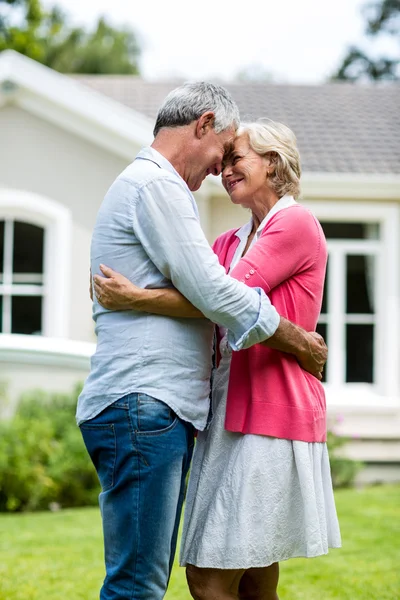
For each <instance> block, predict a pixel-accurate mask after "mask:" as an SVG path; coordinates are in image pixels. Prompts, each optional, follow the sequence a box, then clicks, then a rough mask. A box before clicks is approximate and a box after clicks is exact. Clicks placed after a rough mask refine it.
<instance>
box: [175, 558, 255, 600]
mask: <svg viewBox="0 0 400 600" xmlns="http://www.w3.org/2000/svg"><path fill="white" fill-rule="evenodd" d="M243 573H244V570H243V569H241V570H236V569H201V568H199V567H195V566H194V565H188V566H187V567H186V578H187V582H188V585H189V590H190V593H191V595H192V597H193V598H194V600H238V598H239V595H238V587H239V582H240V579H241V577H242V575H243Z"/></svg>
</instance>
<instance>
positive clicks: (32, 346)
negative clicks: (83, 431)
mask: <svg viewBox="0 0 400 600" xmlns="http://www.w3.org/2000/svg"><path fill="white" fill-rule="evenodd" d="M399 78H400V1H399V0H376V1H372V2H368V1H364V0H337V1H336V2H334V3H325V2H320V1H318V0H304V1H303V2H301V3H300V2H294V1H291V0H281V1H280V2H278V3H262V4H260V3H259V2H256V1H255V0H249V1H248V2H246V3H244V2H238V1H236V0H230V1H228V0H219V2H218V3H215V5H213V4H201V3H189V2H184V1H183V0H169V2H161V1H155V2H154V1H153V2H147V3H146V2H141V3H135V2H127V0H114V1H113V2H112V3H110V2H108V1H106V0H82V1H81V2H68V1H67V0H59V1H58V2H57V3H55V2H53V1H52V0H0V415H1V419H0V426H1V427H2V432H3V434H2V437H0V510H4V511H20V510H26V509H30V510H33V509H38V508H47V507H48V506H53V507H57V506H58V507H59V506H76V505H79V506H81V505H84V504H91V503H93V502H95V501H96V500H95V496H96V494H97V480H96V479H95V478H93V472H92V471H91V466H90V465H88V464H87V462H86V460H87V459H86V455H85V454H84V453H83V454H82V446H81V441H80V439H79V438H78V437H74V436H76V435H77V436H79V431H78V430H77V429H76V428H75V429H73V430H72V429H68V427H66V423H72V424H73V412H74V407H75V402H76V397H77V394H78V390H79V385H80V384H81V382H82V381H83V380H84V378H85V377H86V375H87V373H88V369H89V364H90V356H91V355H92V353H93V351H94V343H95V336H94V331H93V323H92V319H91V302H90V299H89V294H88V285H89V252H90V240H91V232H92V229H93V225H94V222H95V218H96V213H97V210H98V208H99V206H100V203H101V201H102V198H103V196H104V194H105V192H106V191H107V189H108V187H109V186H110V184H111V183H112V181H113V180H114V178H115V177H116V176H117V175H118V174H119V173H120V172H121V171H122V170H123V169H124V168H125V166H126V165H127V164H129V163H130V162H131V161H132V160H133V158H134V156H135V155H136V153H137V152H138V150H139V149H140V148H141V147H143V146H145V145H148V144H150V143H151V142H152V128H153V124H154V120H155V116H156V114H157V110H158V107H159V106H160V104H161V102H162V100H163V99H164V97H165V95H166V94H167V93H168V92H169V91H170V90H171V89H173V88H174V87H176V86H177V85H179V84H180V83H182V82H184V81H188V80H199V79H207V80H211V81H214V82H219V83H222V84H223V85H225V86H226V87H227V88H228V89H229V90H230V91H231V93H232V95H233V97H234V99H235V100H236V102H237V103H238V105H239V108H240V111H241V116H242V118H243V119H246V120H249V119H256V118H259V117H269V118H271V119H274V120H278V121H281V122H283V123H285V124H287V125H288V126H289V127H291V128H292V129H293V131H294V132H295V134H296V136H297V139H298V144H299V148H300V153H301V157H302V169H303V175H302V198H301V202H303V203H304V204H306V205H307V206H308V207H309V208H310V209H311V210H312V211H313V212H314V213H315V214H316V216H317V217H318V218H319V220H320V221H321V223H322V226H323V228H324V231H325V235H326V237H327V240H328V246H329V262H328V270H327V277H326V284H325V295H324V302H323V307H322V312H321V317H320V322H319V326H318V329H319V331H320V332H321V333H322V334H323V335H324V337H325V339H326V340H327V343H328V346H329V360H328V363H327V367H326V371H325V380H324V385H325V388H326V393H327V401H328V413H329V420H330V436H331V438H330V443H331V448H332V457H333V456H335V457H336V456H337V462H335V465H336V466H337V471H335V475H334V476H335V477H336V483H337V485H338V486H339V485H349V484H351V483H354V482H356V483H357V484H360V485H361V484H369V483H377V482H379V483H382V482H383V483H386V484H387V483H390V482H399V481H400V344H399V333H400V82H399ZM196 201H197V203H198V206H199V211H200V216H201V222H202V226H203V228H204V231H205V233H206V235H207V238H208V239H209V241H210V242H212V241H213V240H214V239H215V238H216V237H217V236H218V235H219V234H220V233H221V232H222V231H224V230H226V229H228V228H231V227H236V226H239V225H241V224H242V223H244V222H245V221H246V220H247V219H248V215H247V213H246V212H245V211H243V210H242V209H241V208H240V207H237V206H232V205H231V204H230V201H229V198H228V197H227V195H226V194H225V192H224V190H223V188H222V186H221V183H220V180H219V178H214V177H209V178H208V179H207V180H206V181H205V182H204V184H203V186H202V188H201V189H200V190H199V192H197V193H196ZM55 407H58V408H57V409H55ZM55 413H57V414H58V417H57V420H56V422H54V421H51V419H50V415H53V416H54V414H55ZM46 419H50V420H49V421H48V420H46ZM50 421H51V422H50ZM38 423H41V425H40V426H38ZM43 423H47V424H46V426H45V425H43ZM73 427H75V426H74V425H73ZM7 440H8V441H7ZM16 440H18V444H16ZM27 440H30V441H29V444H28V443H27ZM45 440H47V441H48V445H47V446H46V444H45ZM2 444H3V445H2ZM43 444H44V445H43ZM16 447H18V448H20V453H19V454H18V452H16ZM54 448H58V450H57V452H58V453H57V452H56V453H54ZM36 454H37V456H36ZM33 456H36V459H33V458H32V457H33ZM65 456H69V457H71V460H70V461H69V463H68V464H66V462H65ZM57 457H58V458H57ZM35 461H36V462H35ZM333 462H334V461H333ZM28 466H30V467H32V468H33V467H34V468H33V472H34V473H32V469H31V470H29V469H28ZM336 466H335V469H336ZM361 466H362V468H361ZM27 473H29V476H28V475H27ZM396 489H398V488H396ZM88 490H89V491H88ZM0 574H1V573H0ZM6 597H7V600H9V599H10V598H12V599H14V598H17V596H12V595H10V593H9V594H8V595H6V596H4V598H6ZM29 597H30V596H29ZM32 597H34V598H36V597H40V596H35V595H32ZM54 597H55V596H54ZM64 597H65V596H64ZM76 597H78V596H76ZM82 597H84V596H82ZM307 597H308V598H311V596H307ZM326 597H328V596H326ZM329 597H330V596H329ZM332 597H334V596H332ZM335 597H336V596H335ZM338 597H341V598H342V597H343V598H344V596H338ZM349 597H352V598H353V597H356V596H354V595H353V596H349ZM360 597H361V596H360ZM371 597H372V596H371ZM377 597H378V596H377ZM383 597H384V596H380V598H383ZM385 597H386V596H385ZM387 597H388V598H389V597H393V598H394V597H395V596H389V595H388V596H387ZM0 598H1V587H0ZM18 598H19V596H18ZM21 598H22V596H21ZM26 598H28V596H27V595H25V596H24V600H25V599H26Z"/></svg>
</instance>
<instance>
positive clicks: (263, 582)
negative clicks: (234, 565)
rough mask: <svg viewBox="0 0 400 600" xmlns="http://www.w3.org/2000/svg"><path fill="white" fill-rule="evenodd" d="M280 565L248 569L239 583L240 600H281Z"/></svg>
mask: <svg viewBox="0 0 400 600" xmlns="http://www.w3.org/2000/svg"><path fill="white" fill-rule="evenodd" d="M278 580H279V563H274V564H272V565H270V566H269V567H263V568H261V569H247V571H245V573H244V574H243V576H242V578H241V580H240V583H239V600H279V599H278V594H277V591H276V589H277V587H278Z"/></svg>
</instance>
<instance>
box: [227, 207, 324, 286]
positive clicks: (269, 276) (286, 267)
mask: <svg viewBox="0 0 400 600" xmlns="http://www.w3.org/2000/svg"><path fill="white" fill-rule="evenodd" d="M321 243H322V233H321V229H320V227H319V224H318V222H317V220H316V219H315V217H314V216H313V215H312V214H311V213H310V212H309V211H308V210H307V209H305V208H304V207H302V206H301V207H293V208H287V209H284V210H281V211H279V212H278V213H277V214H276V215H274V217H272V219H271V221H270V222H269V223H268V224H267V226H266V228H265V229H264V232H263V234H262V236H261V237H260V239H259V240H258V242H257V243H256V244H254V246H253V248H252V249H251V250H249V252H247V253H246V255H245V256H244V257H243V258H242V259H241V260H240V261H239V263H238V264H237V265H236V267H235V268H234V269H232V272H231V276H232V277H235V278H236V279H239V280H242V281H248V280H250V281H248V283H249V284H250V285H259V286H261V287H262V289H264V290H265V292H266V293H268V292H269V291H270V290H272V289H273V288H274V287H276V286H278V285H279V284H280V283H282V282H283V281H285V280H286V279H289V278H290V277H292V276H293V275H295V274H296V273H299V272H301V271H304V270H306V269H308V268H309V267H310V266H312V265H313V264H314V263H315V261H316V260H317V257H318V255H319V252H320V249H321Z"/></svg>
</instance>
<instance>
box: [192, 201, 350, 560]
mask: <svg viewBox="0 0 400 600" xmlns="http://www.w3.org/2000/svg"><path fill="white" fill-rule="evenodd" d="M282 200H283V199H282ZM276 208H278V207H276ZM274 212H276V211H274ZM269 216H271V215H269ZM264 225H265V223H264V222H263V223H262V224H261V225H260V227H262V226H264ZM243 229H245V232H248V227H247V229H246V226H244V228H243ZM246 237H247V236H246ZM236 254H238V253H236ZM236 254H235V257H234V259H233V261H232V265H231V267H232V266H233V264H234V263H235V262H236V261H237V260H238V258H240V256H241V253H239V257H238V256H237V255H236ZM220 350H221V361H220V364H219V367H218V369H217V370H216V373H215V376H214V381H213V393H212V398H213V399H212V407H213V410H212V414H213V417H212V420H211V423H210V425H209V427H208V428H207V429H206V430H205V431H202V432H199V434H198V437H197V441H196V447H195V450H194V455H193V461H192V467H191V473H190V479H189V485H188V491H187V497H186V507H185V516H184V525H183V534H182V541H181V554H180V564H181V566H186V565H187V564H193V565H196V566H198V567H205V568H207V567H208V568H216V569H248V568H251V567H266V566H268V565H271V564H272V563H274V562H279V561H282V560H286V559H289V558H293V557H299V556H304V557H313V556H319V555H321V554H327V552H328V548H339V547H340V546H341V539H340V530H339V524H338V519H337V515H336V508H335V502H334V497H333V490H332V480H331V473H330V465H329V457H328V450H327V446H326V444H324V443H308V442H300V441H291V440H285V439H278V438H273V437H268V436H262V435H252V434H245V435H243V434H241V433H233V432H230V431H226V430H225V428H224V421H225V408H226V399H227V391H228V381H229V370H230V362H231V350H230V348H229V346H228V343H227V341H226V337H224V338H223V339H222V341H221V344H220Z"/></svg>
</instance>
